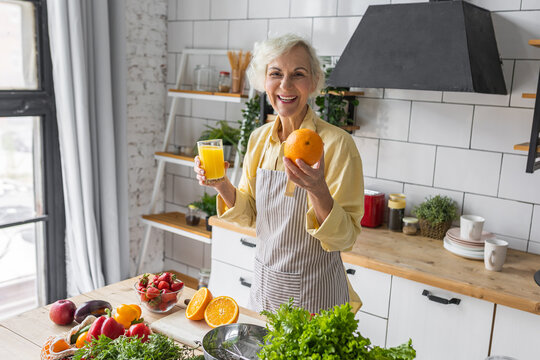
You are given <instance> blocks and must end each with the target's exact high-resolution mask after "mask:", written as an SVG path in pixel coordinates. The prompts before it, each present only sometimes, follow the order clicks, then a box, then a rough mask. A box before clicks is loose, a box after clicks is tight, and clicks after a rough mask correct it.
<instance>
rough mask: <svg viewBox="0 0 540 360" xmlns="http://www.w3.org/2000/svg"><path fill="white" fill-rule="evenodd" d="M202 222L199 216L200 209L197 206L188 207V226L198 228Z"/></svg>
mask: <svg viewBox="0 0 540 360" xmlns="http://www.w3.org/2000/svg"><path fill="white" fill-rule="evenodd" d="M200 221H201V217H200V216H199V209H198V208H197V207H196V206H195V205H188V212H187V214H186V224H188V225H190V226H197V225H199V222H200Z"/></svg>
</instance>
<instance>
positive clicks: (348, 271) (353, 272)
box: [345, 269, 356, 275]
mask: <svg viewBox="0 0 540 360" xmlns="http://www.w3.org/2000/svg"><path fill="white" fill-rule="evenodd" d="M345 272H346V273H347V274H351V275H354V274H356V270H354V269H347V270H346V271H345Z"/></svg>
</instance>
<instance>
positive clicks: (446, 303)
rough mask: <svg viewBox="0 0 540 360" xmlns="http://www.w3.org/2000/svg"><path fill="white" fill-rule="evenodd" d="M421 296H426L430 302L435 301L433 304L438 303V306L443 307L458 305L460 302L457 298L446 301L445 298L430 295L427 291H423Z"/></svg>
mask: <svg viewBox="0 0 540 360" xmlns="http://www.w3.org/2000/svg"><path fill="white" fill-rule="evenodd" d="M422 295H424V296H427V298H428V299H429V300H431V301H435V302H438V303H439V304H444V305H448V304H455V305H459V303H460V302H461V300H460V299H458V298H451V299H450V300H448V299H445V298H442V297H438V296H435V295H432V294H431V293H430V292H429V291H427V290H424V291H423V292H422Z"/></svg>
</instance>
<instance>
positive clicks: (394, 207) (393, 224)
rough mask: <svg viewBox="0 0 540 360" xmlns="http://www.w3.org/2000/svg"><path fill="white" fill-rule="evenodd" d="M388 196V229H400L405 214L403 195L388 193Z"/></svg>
mask: <svg viewBox="0 0 540 360" xmlns="http://www.w3.org/2000/svg"><path fill="white" fill-rule="evenodd" d="M388 197H389V199H388V229H390V230H392V231H401V229H402V227H403V217H404V216H405V195H403V194H389V195H388Z"/></svg>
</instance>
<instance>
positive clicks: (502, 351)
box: [491, 305, 540, 360]
mask: <svg viewBox="0 0 540 360" xmlns="http://www.w3.org/2000/svg"><path fill="white" fill-rule="evenodd" d="M539 340H540V315H536V314H532V313H528V312H525V311H521V310H516V309H512V308H509V307H506V306H502V305H497V311H496V312H495V323H494V326H493V339H492V342H491V355H501V356H510V357H513V358H516V359H518V360H538V359H540V341H539Z"/></svg>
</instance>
